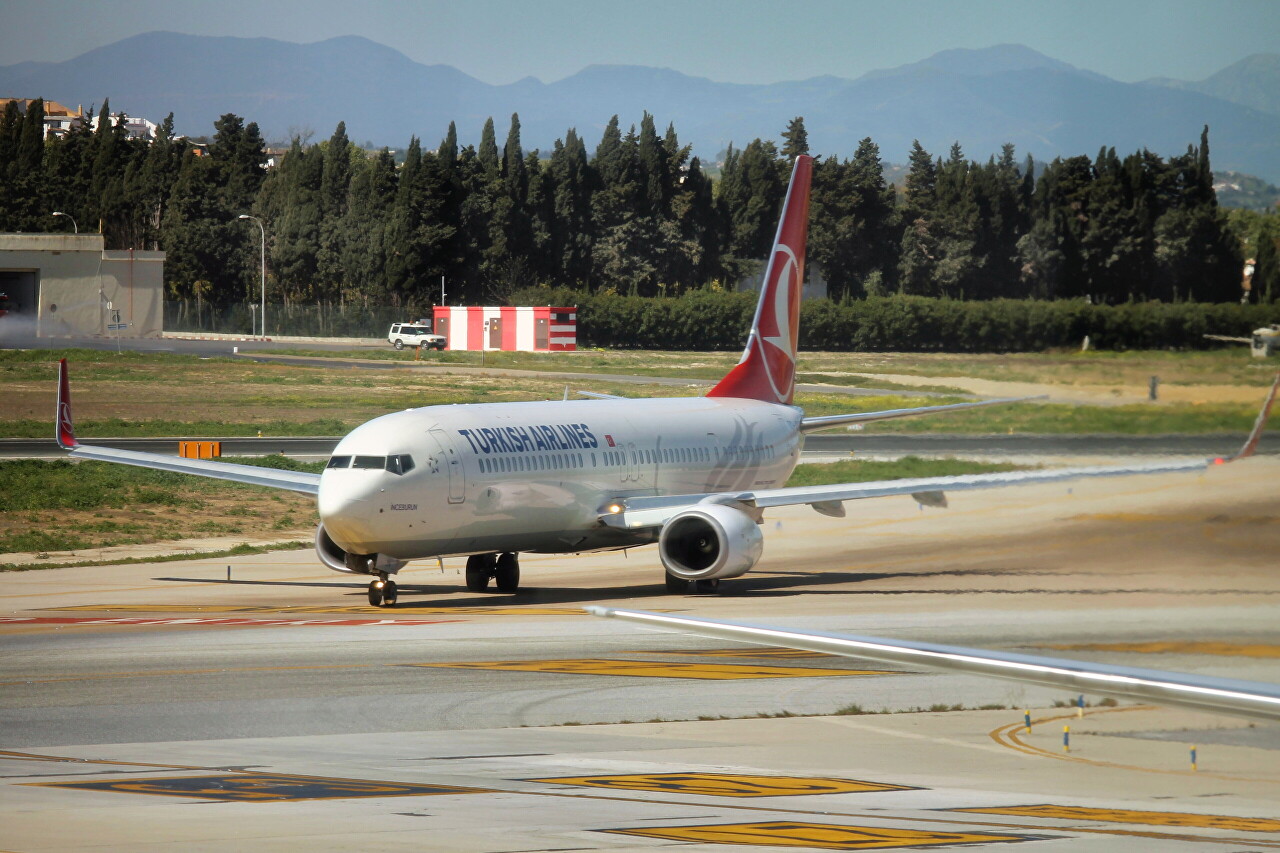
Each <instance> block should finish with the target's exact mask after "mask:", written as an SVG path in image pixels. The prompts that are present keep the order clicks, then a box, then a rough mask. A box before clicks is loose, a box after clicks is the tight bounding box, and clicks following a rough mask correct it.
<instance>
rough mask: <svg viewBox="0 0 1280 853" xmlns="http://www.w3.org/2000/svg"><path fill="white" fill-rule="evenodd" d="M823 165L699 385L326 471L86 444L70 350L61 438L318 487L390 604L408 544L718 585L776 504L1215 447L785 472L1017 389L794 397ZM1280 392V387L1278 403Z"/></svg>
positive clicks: (511, 564)
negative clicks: (830, 449)
mask: <svg viewBox="0 0 1280 853" xmlns="http://www.w3.org/2000/svg"><path fill="white" fill-rule="evenodd" d="M812 171H813V158H812V157H808V156H803V155H802V156H799V157H797V158H796V160H795V164H794V167H793V169H792V175H791V180H790V183H789V185H788V189H787V195H786V199H785V202H784V205H783V210H782V215H781V218H780V220H779V223H778V230H777V235H776V237H775V240H774V244H773V250H772V253H771V255H770V258H769V262H768V265H767V267H766V271H765V277H764V282H763V284H762V286H761V288H760V297H759V302H758V304H757V306H756V312H755V316H754V319H753V320H752V324H751V330H750V334H749V336H748V339H747V344H746V347H745V349H744V351H743V354H742V358H741V360H740V361H739V362H738V363H737V364H736V365H735V366H734V367H733V368H732V369H731V370H730V371H729V372H728V374H726V375H725V377H724V378H723V379H721V380H720V381H719V382H718V383H717V384H716V385H715V386H714V387H712V388H711V389H710V391H709V392H708V393H707V395H706V396H705V397H698V398H688V397H680V398H661V399H625V398H621V397H614V396H610V395H605V394H596V393H591V392H580V393H581V394H582V395H583V396H585V397H588V398H589V399H585V400H568V399H566V400H564V401H540V402H520V403H482V404H466V405H452V406H427V407H423V408H416V409H407V410H405V411H402V412H395V413H392V414H387V415H383V416H381V417H378V418H375V419H373V420H371V421H369V422H367V423H365V424H363V425H361V426H358V427H356V428H355V429H354V430H352V431H351V432H350V433H349V434H347V435H346V436H345V437H344V438H343V439H342V440H341V441H340V442H339V443H338V445H337V447H336V448H335V449H334V451H333V455H332V456H331V457H330V459H329V462H328V466H327V467H326V468H325V469H324V471H323V473H320V474H310V473H298V472H289V471H276V470H271V469H266V468H258V467H254V466H250V465H237V464H233V463H225V462H218V461H212V460H199V459H180V458H176V457H172V456H166V455H164V454H157V453H144V452H139V451H128V450H119V449H113V448H108V447H100V446H93V447H89V446H86V445H82V444H80V443H79V442H78V441H77V440H76V437H75V430H74V428H73V425H72V418H71V394H70V385H69V381H68V378H67V365H66V361H65V359H64V360H63V361H62V363H61V364H60V366H59V379H58V411H57V425H56V435H57V438H58V444H59V446H60V447H62V448H63V449H65V450H66V451H67V456H69V457H70V458H74V459H97V460H101V461H105V462H114V463H120V464H125V465H137V466H142V467H147V468H158V469H161V470H167V471H177V472H181V473H186V474H196V475H199V476H204V477H213V478H221V479H226V480H233V481H237V482H242V483H250V484H255V485H260V486H267V487H271V488H277V489H287V490H291V491H295V492H302V493H305V494H310V495H314V496H315V497H316V504H317V509H318V511H319V516H320V524H319V525H318V526H317V528H316V533H315V547H316V552H317V554H318V555H319V558H320V560H321V562H322V563H323V564H324V565H325V566H327V567H328V568H330V569H333V570H334V571H338V572H346V573H351V574H357V575H366V576H369V577H371V578H372V579H371V580H370V583H369V588H368V597H369V603H370V604H371V605H373V606H375V607H376V606H392V605H394V604H395V603H396V600H397V594H398V589H397V586H396V583H395V580H394V576H395V575H396V574H397V573H398V572H399V571H400V570H401V569H403V568H404V567H405V565H406V564H407V563H408V562H409V561H411V560H420V559H426V558H444V557H458V556H464V557H466V558H467V562H466V586H467V589H469V590H471V591H474V592H484V591H486V590H488V589H489V585H490V581H493V582H494V584H495V586H496V589H497V591H499V592H507V593H510V592H515V591H516V590H517V589H519V585H520V563H519V554H520V553H522V552H529V553H578V552H584V551H600V550H613V549H625V548H632V547H636V546H639V545H648V544H653V543H657V546H658V556H659V559H660V561H661V563H662V565H663V567H664V570H665V583H666V589H667V590H668V591H670V592H684V591H687V590H688V589H689V586H690V584H693V585H694V587H695V590H696V591H699V592H711V591H714V590H715V589H717V588H718V586H719V583H720V581H721V580H723V579H727V578H735V577H738V576H740V575H743V574H745V573H746V572H747V571H749V570H750V569H751V568H752V567H754V566H755V565H756V563H757V562H758V561H759V560H760V557H761V554H762V551H763V545H764V540H763V536H762V534H761V532H760V524H761V523H762V520H763V513H764V511H765V510H766V509H768V508H771V507H779V506H787V505H798V504H807V505H809V506H811V507H813V509H814V510H816V511H817V512H819V513H822V514H824V515H828V516H833V517H837V518H839V517H843V516H844V502H845V501H848V500H855V499H860V498H870V497H881V496H887V495H912V496H913V497H915V498H916V500H918V501H920V502H921V503H923V504H928V505H934V506H944V505H945V503H946V498H945V492H947V491H957V490H964V489H978V488H993V487H999V486H1011V485H1019V484H1031V483H1044V482H1053V481H1058V480H1067V479H1072V478H1078V477H1103V476H1117V475H1128V474H1151V473H1159V472H1173V471H1192V470H1199V469H1201V468H1203V467H1204V466H1205V465H1206V464H1207V463H1206V462H1204V461H1200V460H1194V461H1190V462H1185V461H1184V462H1173V461H1169V462H1160V463H1150V464H1134V465H1123V466H1112V467H1091V468H1074V469H1059V470H1053V471H1022V472H1013V473H1002V474H983V475H971V476H962V477H933V478H920V479H912V480H894V481H883V482H872V483H846V484H840V485H828V486H804V487H786V486H785V485H784V484H785V483H786V482H787V478H788V477H789V476H790V474H791V471H792V469H793V468H795V466H796V464H797V463H798V462H799V459H800V450H801V446H802V444H803V441H804V436H805V435H806V434H807V433H810V432H814V431H817V430H824V429H830V428H832V427H841V426H852V425H859V424H864V423H869V422H873V421H879V420H885V419H889V418H900V417H909V416H917V415H926V414H936V413H944V412H955V411H962V410H967V409H973V408H977V407H980V406H989V405H998V404H1003V403H1009V402H1017V400H1011V399H999V400H980V401H975V402H964V403H953V404H948V405H938V406H923V407H917V408H910V409H892V410H886V411H879V412H865V413H856V414H840V415H827V416H822V417H805V415H804V412H803V410H801V409H800V408H799V407H797V406H794V405H792V400H793V394H794V389H795V371H796V353H797V344H798V330H799V320H800V290H801V284H802V282H803V281H804V259H805V242H806V238H807V233H808V219H809V185H810V179H811V176H812ZM1278 381H1280V379H1278ZM566 396H567V395H566ZM1274 396H1275V388H1274V387H1273V388H1272V394H1271V397H1270V398H1269V399H1268V402H1267V408H1269V407H1270V402H1271V400H1273V399H1274ZM1022 399H1029V398H1022ZM1264 419H1265V418H1262V419H1260V422H1261V420H1264ZM1259 429H1260V427H1259ZM1255 444H1256V441H1255ZM1249 452H1252V450H1249ZM1237 455H1239V454H1237ZM1246 455H1247V454H1246Z"/></svg>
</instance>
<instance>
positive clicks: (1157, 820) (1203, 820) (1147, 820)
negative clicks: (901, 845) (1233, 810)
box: [948, 805, 1280, 832]
mask: <svg viewBox="0 0 1280 853" xmlns="http://www.w3.org/2000/svg"><path fill="white" fill-rule="evenodd" d="M948 811H954V812H965V813H966V814H1000V815H1015V816H1017V817H1043V818H1051V819H1054V820H1097V821H1104V822H1106V823H1143V824H1150V825H1153V826H1196V827H1203V828H1205V829H1229V830H1235V831H1237V832H1280V820H1272V819H1269V818H1259V817H1233V816H1231V815H1216V814H1193V813H1189V812H1147V811H1134V810H1132V809H1089V808H1084V807H1081V806H1054V805H1039V806H1008V807H1005V808H973V809H948Z"/></svg>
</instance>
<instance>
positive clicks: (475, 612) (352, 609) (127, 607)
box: [43, 593, 587, 618]
mask: <svg viewBox="0 0 1280 853" xmlns="http://www.w3.org/2000/svg"><path fill="white" fill-rule="evenodd" d="M361 595H362V596H363V595H364V593H361ZM43 609H45V610H54V611H57V612H62V611H85V610H88V611H92V612H94V613H376V614H377V615H379V616H381V617H384V618H386V617H388V616H389V615H390V614H396V615H403V616H405V617H413V616H586V615H587V614H586V613H584V612H583V611H582V608H580V607H413V606H407V607H406V606H403V604H402V606H401V607H400V609H398V610H393V609H388V608H386V607H369V606H368V605H350V606H345V607H344V606H342V605H336V606H325V605H314V606H303V605H280V606H271V605H248V604H246V605H234V604H211V605H206V604H79V605H75V606H72V607H46V608H43Z"/></svg>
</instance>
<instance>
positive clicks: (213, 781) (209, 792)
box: [27, 773, 487, 803]
mask: <svg viewBox="0 0 1280 853" xmlns="http://www.w3.org/2000/svg"><path fill="white" fill-rule="evenodd" d="M27 784H31V785H33V786H35V787H46V788H79V789H81V790H89V791H110V792H114V793H119V794H154V795H157V796H165V797H194V798H196V799H201V800H227V801H236V802H248V803H261V802H279V801H282V800H342V799H351V798H355V797H423V796H428V795H433V794H477V793H487V792H486V791H485V790H484V789H481V788H455V787H452V786H448V785H413V784H405V783H402V782H372V781H369V780H367V779H327V778H325V777H322V776H291V775H286V774H276V773H223V774H219V775H216V776H157V777H154V778H150V779H136V778H132V779H111V780H107V781H101V782H37V783H27Z"/></svg>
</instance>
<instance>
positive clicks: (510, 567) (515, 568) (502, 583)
mask: <svg viewBox="0 0 1280 853" xmlns="http://www.w3.org/2000/svg"><path fill="white" fill-rule="evenodd" d="M494 577H495V578H496V579H497V582H498V592H515V591H516V590H518V589H519V588H520V558H519V557H518V556H517V555H515V554H512V553H506V554H503V555H501V556H500V557H498V564H497V568H496V569H495V570H494Z"/></svg>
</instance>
